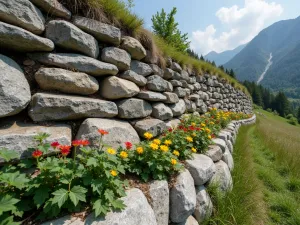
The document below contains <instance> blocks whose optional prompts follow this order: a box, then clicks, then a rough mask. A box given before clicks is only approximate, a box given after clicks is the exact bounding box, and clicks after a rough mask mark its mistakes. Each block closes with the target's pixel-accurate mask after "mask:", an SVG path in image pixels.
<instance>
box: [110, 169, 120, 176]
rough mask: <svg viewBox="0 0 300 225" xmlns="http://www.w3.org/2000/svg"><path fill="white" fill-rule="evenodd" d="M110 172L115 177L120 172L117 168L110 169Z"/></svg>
mask: <svg viewBox="0 0 300 225" xmlns="http://www.w3.org/2000/svg"><path fill="white" fill-rule="evenodd" d="M110 174H111V175H112V176H113V177H115V176H117V175H118V172H117V171H115V170H111V171H110Z"/></svg>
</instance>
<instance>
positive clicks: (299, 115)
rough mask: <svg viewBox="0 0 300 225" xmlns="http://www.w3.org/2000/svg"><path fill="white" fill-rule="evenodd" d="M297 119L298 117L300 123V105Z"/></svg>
mask: <svg viewBox="0 0 300 225" xmlns="http://www.w3.org/2000/svg"><path fill="white" fill-rule="evenodd" d="M297 119H298V123H300V106H299V108H298V112H297Z"/></svg>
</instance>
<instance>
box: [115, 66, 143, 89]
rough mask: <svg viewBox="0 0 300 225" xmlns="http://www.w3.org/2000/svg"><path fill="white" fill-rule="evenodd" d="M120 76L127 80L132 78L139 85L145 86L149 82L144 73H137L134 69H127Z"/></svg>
mask: <svg viewBox="0 0 300 225" xmlns="http://www.w3.org/2000/svg"><path fill="white" fill-rule="evenodd" d="M119 77H120V78H122V79H125V80H130V81H132V82H133V83H135V84H136V85H137V86H140V87H143V86H145V85H146V84H147V79H146V78H145V77H143V76H142V75H139V74H137V73H136V72H134V71H132V70H127V71H125V72H123V73H122V74H120V75H119Z"/></svg>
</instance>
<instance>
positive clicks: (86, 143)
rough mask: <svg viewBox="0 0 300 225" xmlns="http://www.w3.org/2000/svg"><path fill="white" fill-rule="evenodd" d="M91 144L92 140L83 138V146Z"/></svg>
mask: <svg viewBox="0 0 300 225" xmlns="http://www.w3.org/2000/svg"><path fill="white" fill-rule="evenodd" d="M89 144H90V142H89V141H88V140H81V145H82V146H87V145H89Z"/></svg>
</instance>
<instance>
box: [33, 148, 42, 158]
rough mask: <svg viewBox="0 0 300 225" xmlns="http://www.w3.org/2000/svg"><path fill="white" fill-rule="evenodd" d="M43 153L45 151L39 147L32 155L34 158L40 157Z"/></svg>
mask: <svg viewBox="0 0 300 225" xmlns="http://www.w3.org/2000/svg"><path fill="white" fill-rule="evenodd" d="M42 155H43V152H42V151H41V150H39V149H37V150H35V151H34V152H33V153H32V157H33V158H36V159H38V158H40V157H41V156H42Z"/></svg>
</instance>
